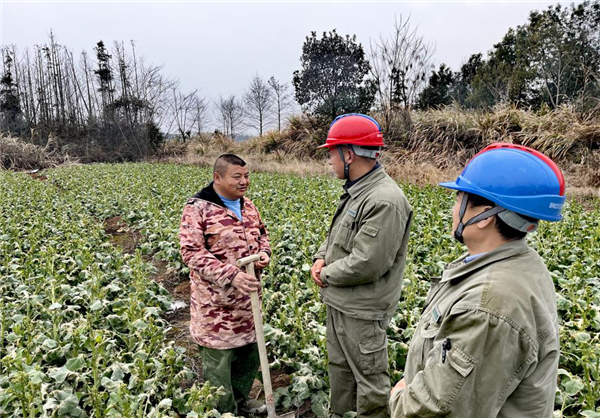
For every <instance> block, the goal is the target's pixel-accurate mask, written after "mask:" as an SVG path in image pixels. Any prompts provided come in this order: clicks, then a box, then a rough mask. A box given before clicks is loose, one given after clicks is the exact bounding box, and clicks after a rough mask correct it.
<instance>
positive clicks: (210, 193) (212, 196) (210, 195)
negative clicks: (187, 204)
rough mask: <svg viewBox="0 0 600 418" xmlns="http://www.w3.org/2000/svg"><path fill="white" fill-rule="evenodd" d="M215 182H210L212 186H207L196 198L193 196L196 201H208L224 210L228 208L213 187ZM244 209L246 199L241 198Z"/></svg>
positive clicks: (241, 205) (241, 206)
mask: <svg viewBox="0 0 600 418" xmlns="http://www.w3.org/2000/svg"><path fill="white" fill-rule="evenodd" d="M213 183H214V182H212V181H211V182H210V184H209V185H208V186H206V187H205V188H204V189H202V190H200V191H199V192H198V193H196V194H195V195H194V196H192V197H193V198H195V199H202V200H206V201H207V202H210V203H214V204H215V205H217V206H221V207H222V208H225V209H226V208H227V207H226V206H225V203H224V202H223V199H221V198H220V197H219V195H218V194H217V191H216V190H215V188H214V185H213ZM243 207H244V198H243V197H241V198H240V208H243Z"/></svg>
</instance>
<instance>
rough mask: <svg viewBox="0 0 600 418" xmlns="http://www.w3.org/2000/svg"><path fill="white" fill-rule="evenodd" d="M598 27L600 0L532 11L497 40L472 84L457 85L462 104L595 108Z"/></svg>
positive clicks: (599, 47) (599, 88) (599, 87)
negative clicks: (566, 104)
mask: <svg viewBox="0 0 600 418" xmlns="http://www.w3.org/2000/svg"><path fill="white" fill-rule="evenodd" d="M599 28H600V3H598V1H584V2H582V3H579V4H572V5H570V6H568V7H563V6H562V5H561V4H557V5H554V6H550V7H548V8H547V9H546V10H543V11H533V12H532V13H531V14H530V16H529V20H528V22H527V23H526V24H524V25H521V26H517V27H516V28H515V29H512V28H511V29H509V31H508V32H507V33H506V35H504V37H503V38H502V40H501V41H500V42H499V43H497V44H496V45H494V48H493V49H492V50H491V51H490V52H489V53H488V57H487V60H484V61H483V62H481V64H480V65H478V66H477V72H476V74H475V76H474V77H473V78H472V81H469V82H468V83H469V86H468V87H467V84H466V83H465V81H466V78H465V79H463V81H461V82H460V83H459V84H458V85H457V86H456V88H455V90H456V91H457V92H460V93H461V94H459V95H458V97H457V99H458V101H459V103H461V104H465V105H467V106H470V107H477V108H489V107H492V106H494V105H496V104H498V103H502V102H510V103H515V104H518V105H520V106H533V107H535V108H539V107H541V106H542V105H548V106H550V107H551V108H556V107H558V106H560V105H561V104H564V103H574V104H577V106H578V107H579V108H580V109H582V110H587V109H590V108H594V107H595V106H597V105H598V102H597V100H596V99H597V97H598V94H599V92H600V80H599V79H598V73H599V71H600V29H599ZM472 58H473V57H472ZM465 92H467V93H468V96H466V97H465V95H464V93H465Z"/></svg>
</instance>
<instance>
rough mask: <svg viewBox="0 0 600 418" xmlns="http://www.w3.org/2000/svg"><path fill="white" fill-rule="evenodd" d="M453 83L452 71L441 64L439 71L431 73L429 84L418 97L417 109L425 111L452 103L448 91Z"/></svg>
mask: <svg viewBox="0 0 600 418" xmlns="http://www.w3.org/2000/svg"><path fill="white" fill-rule="evenodd" d="M453 83H454V74H452V70H450V68H449V67H447V66H446V64H441V65H440V68H439V70H437V71H435V70H434V71H432V72H431V76H430V77H429V84H428V85H427V87H425V89H423V91H422V92H421V94H420V95H419V100H418V102H417V107H418V108H419V109H427V108H430V107H439V106H442V105H449V104H450V103H451V102H452V97H451V96H450V89H451V87H452V84H453Z"/></svg>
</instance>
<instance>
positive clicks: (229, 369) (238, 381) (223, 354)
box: [202, 343, 260, 415]
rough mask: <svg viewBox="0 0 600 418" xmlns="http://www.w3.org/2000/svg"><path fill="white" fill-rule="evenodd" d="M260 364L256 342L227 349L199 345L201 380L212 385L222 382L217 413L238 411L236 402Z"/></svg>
mask: <svg viewBox="0 0 600 418" xmlns="http://www.w3.org/2000/svg"><path fill="white" fill-rule="evenodd" d="M259 365H260V358H259V356H258V346H257V345H256V343H253V344H248V345H245V346H243V347H238V348H232V349H229V350H215V349H213V348H207V347H202V368H203V375H204V380H206V381H209V382H210V384H211V386H215V387H219V386H223V388H224V389H225V392H226V394H225V395H223V396H222V397H221V398H219V404H218V407H217V409H218V410H219V412H220V413H225V412H231V413H232V414H234V415H238V405H239V404H241V403H242V402H243V401H245V400H246V399H247V398H248V394H249V393H250V389H251V388H252V383H253V382H254V378H255V377H256V373H257V371H258V367H259Z"/></svg>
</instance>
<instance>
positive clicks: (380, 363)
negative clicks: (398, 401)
mask: <svg viewBox="0 0 600 418" xmlns="http://www.w3.org/2000/svg"><path fill="white" fill-rule="evenodd" d="M388 325H389V320H383V321H369V320H364V319H357V318H352V317H349V316H348V315H345V314H344V313H342V312H340V311H338V310H337V309H334V308H332V307H330V306H327V355H328V358H329V385H330V387H331V407H330V413H331V417H333V418H341V417H343V416H344V414H345V413H346V412H350V411H354V412H356V413H357V415H358V417H359V418H388V417H389V416H390V410H389V406H388V400H389V396H390V389H391V388H390V375H389V372H388V352H387V336H386V329H387V327H388Z"/></svg>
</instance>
